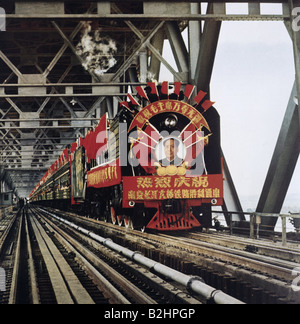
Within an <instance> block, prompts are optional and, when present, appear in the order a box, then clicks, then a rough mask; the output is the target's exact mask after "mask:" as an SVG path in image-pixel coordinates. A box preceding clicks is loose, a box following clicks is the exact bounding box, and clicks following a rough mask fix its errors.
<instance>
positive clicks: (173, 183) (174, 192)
mask: <svg viewBox="0 0 300 324" xmlns="http://www.w3.org/2000/svg"><path fill="white" fill-rule="evenodd" d="M213 198H215V199H220V198H223V175H222V174H217V175H205V176H201V177H179V176H178V177H174V176H172V177H153V176H148V177H123V199H124V201H145V200H166V199H213Z"/></svg>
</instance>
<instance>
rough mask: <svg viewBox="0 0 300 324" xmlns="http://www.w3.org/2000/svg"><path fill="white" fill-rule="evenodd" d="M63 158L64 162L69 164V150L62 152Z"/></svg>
mask: <svg viewBox="0 0 300 324" xmlns="http://www.w3.org/2000/svg"><path fill="white" fill-rule="evenodd" d="M63 156H64V159H65V161H66V162H69V150H68V148H66V149H64V150H63Z"/></svg>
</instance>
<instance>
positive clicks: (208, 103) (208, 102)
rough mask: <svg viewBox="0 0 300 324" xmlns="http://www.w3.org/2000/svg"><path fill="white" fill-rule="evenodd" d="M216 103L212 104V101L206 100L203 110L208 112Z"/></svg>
mask: <svg viewBox="0 0 300 324" xmlns="http://www.w3.org/2000/svg"><path fill="white" fill-rule="evenodd" d="M214 103H215V102H212V101H210V100H205V101H204V102H203V104H202V105H201V106H202V108H203V109H204V110H205V111H206V110H208V109H209V108H210V107H212V105H213V104H214Z"/></svg>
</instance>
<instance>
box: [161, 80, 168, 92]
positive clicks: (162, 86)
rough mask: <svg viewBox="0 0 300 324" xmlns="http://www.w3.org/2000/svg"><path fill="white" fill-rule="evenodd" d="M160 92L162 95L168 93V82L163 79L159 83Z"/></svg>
mask: <svg viewBox="0 0 300 324" xmlns="http://www.w3.org/2000/svg"><path fill="white" fill-rule="evenodd" d="M161 93H162V94H164V95H167V96H168V95H169V82H168V81H165V82H163V83H162V84H161Z"/></svg>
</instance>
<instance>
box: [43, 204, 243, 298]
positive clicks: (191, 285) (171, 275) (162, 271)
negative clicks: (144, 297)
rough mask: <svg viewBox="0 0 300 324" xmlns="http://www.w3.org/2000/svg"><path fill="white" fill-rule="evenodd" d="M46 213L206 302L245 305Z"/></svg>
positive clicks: (195, 280) (195, 279) (139, 254)
mask: <svg viewBox="0 0 300 324" xmlns="http://www.w3.org/2000/svg"><path fill="white" fill-rule="evenodd" d="M43 211H44V212H46V213H47V214H48V215H49V216H51V217H53V218H55V219H57V220H59V221H60V222H62V223H64V224H67V225H68V226H70V227H72V228H74V229H76V230H77V231H79V232H81V233H83V234H85V235H87V236H89V237H91V238H93V239H94V240H96V241H97V242H99V243H101V244H103V245H104V246H105V247H107V248H109V249H111V250H113V251H115V252H118V253H119V254H121V255H123V256H125V257H126V258H128V259H130V260H132V261H135V262H137V263H138V264H140V265H142V266H144V267H146V268H148V269H151V271H152V272H155V273H156V274H159V275H162V276H164V277H166V278H168V279H171V280H173V281H175V282H177V283H178V284H180V285H183V286H184V287H186V289H188V291H192V292H193V293H195V294H197V295H200V296H201V297H203V298H205V299H206V300H212V301H214V302H215V303H216V304H244V303H243V302H241V301H240V300H238V299H236V298H233V297H232V296H229V295H227V294H225V293H224V292H222V291H220V290H217V289H215V288H213V287H211V286H209V285H207V284H205V283H204V282H203V281H202V280H201V278H198V277H192V276H188V275H185V274H183V273H181V272H179V271H176V270H174V269H172V268H170V267H167V266H165V265H163V264H161V263H159V262H156V261H153V260H151V259H149V258H146V257H145V256H143V255H142V254H141V253H140V252H134V251H131V250H129V249H127V248H124V247H123V246H120V245H119V244H116V243H114V242H113V241H112V240H111V239H107V238H103V237H101V236H99V235H97V234H95V233H93V232H90V231H88V230H86V229H84V228H82V227H80V226H78V225H76V224H74V223H72V222H69V221H67V220H65V219H63V218H61V217H58V216H57V215H54V214H53V213H50V212H48V211H45V210H43Z"/></svg>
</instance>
